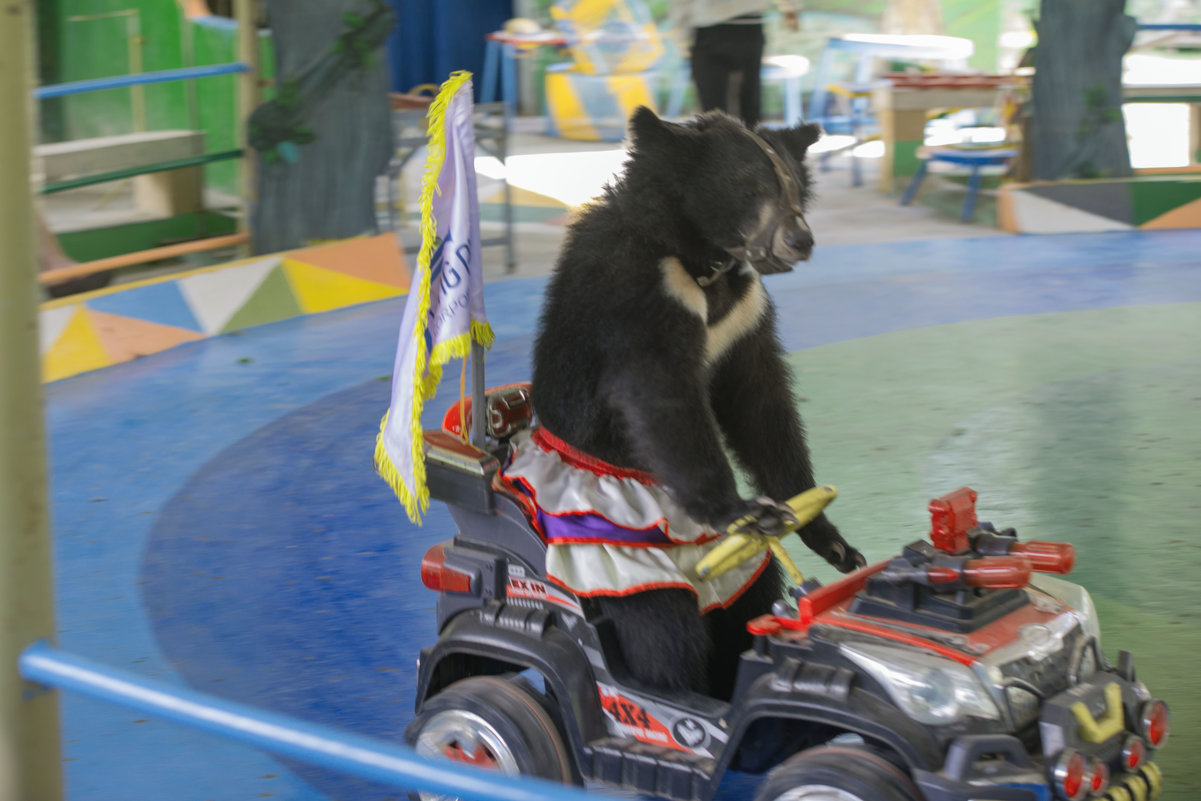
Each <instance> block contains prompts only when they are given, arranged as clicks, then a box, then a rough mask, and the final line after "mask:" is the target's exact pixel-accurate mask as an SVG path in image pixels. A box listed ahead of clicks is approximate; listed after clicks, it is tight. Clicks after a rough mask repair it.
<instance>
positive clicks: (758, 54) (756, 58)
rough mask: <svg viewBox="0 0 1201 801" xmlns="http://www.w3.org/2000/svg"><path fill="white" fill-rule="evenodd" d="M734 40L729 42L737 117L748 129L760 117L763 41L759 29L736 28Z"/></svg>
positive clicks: (750, 26)
mask: <svg viewBox="0 0 1201 801" xmlns="http://www.w3.org/2000/svg"><path fill="white" fill-rule="evenodd" d="M737 27H738V28H739V29H740V30H739V31H738V36H737V39H734V40H731V45H732V48H733V51H734V52H732V53H731V54H730V58H731V59H735V69H736V70H737V71H738V72H739V73H740V74H741V81H740V85H739V89H738V116H740V117H741V118H742V121H743V123H744V124H745V125H746V127H748V128H754V127H755V126H756V125H758V124H759V120H760V118H761V115H762V109H761V107H760V105H761V103H762V82H761V80H760V77H759V71H760V70H761V69H762V67H763V48H764V46H765V44H766V37H765V36H764V34H763V25H762V24H760V25H739V26H737Z"/></svg>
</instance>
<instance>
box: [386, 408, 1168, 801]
mask: <svg viewBox="0 0 1201 801" xmlns="http://www.w3.org/2000/svg"><path fill="white" fill-rule="evenodd" d="M518 389H519V387H518V388H517V389H515V388H514V387H506V388H501V389H500V390H497V391H493V392H491V393H489V395H488V396H487V401H486V402H487V413H488V420H489V427H490V428H491V429H492V431H493V433H492V434H491V437H492V440H493V441H492V442H490V444H489V445H490V447H489V450H487V451H485V450H479V449H476V448H473V447H471V446H468V445H464V444H463V443H462V442H460V441H459V440H457V439H456V438H455V437H453V436H452V435H451V434H449V433H447V432H445V431H440V432H427V434H426V450H427V471H428V474H429V483H430V488H431V492H432V494H433V495H434V496H435V497H438V498H441V499H443V500H446V501H447V502H448V505H449V507H450V511H451V513H452V515H453V517H454V519H455V522H456V523H457V525H458V527H459V531H458V533H457V534H456V535H455V536H454V538H453V539H452V540H449V541H447V542H444V543H441V544H439V545H437V546H435V547H434V548H432V549H431V550H430V552H429V553H428V554H427V556H426V559H425V560H424V562H423V564H422V567H421V575H422V581H423V582H424V583H425V585H426V586H427V587H429V588H430V589H432V590H435V591H436V592H438V628H439V637H438V641H437V642H436V643H435V644H433V645H432V646H431V647H429V648H427V649H426V650H424V651H423V652H422V655H421V660H420V664H419V671H418V688H417V710H416V711H417V715H416V718H415V719H414V721H413V722H412V724H410V726H409V727H408V729H407V731H406V737H407V739H408V740H409V741H410V742H411V743H412V744H413V745H414V747H415V748H417V750H418V751H419V752H421V753H423V754H428V755H441V756H446V757H450V758H452V759H459V760H464V761H469V762H475V763H482V764H487V765H491V766H494V767H496V768H497V769H499V770H502V771H504V772H506V773H522V774H528V775H533V776H539V777H542V778H549V779H553V780H557V781H563V782H572V783H581V782H583V781H585V780H588V781H591V782H597V783H600V784H601V785H608V786H612V787H615V788H621V789H623V790H629V791H635V792H639V793H643V794H648V795H655V796H660V797H663V798H668V799H677V800H678V801H706V800H707V799H709V798H710V797H711V796H712V795H713V793H714V792H715V790H716V788H717V786H718V784H719V782H720V781H721V778H722V776H723V774H724V773H725V772H726V771H727V770H739V771H743V772H748V773H766V777H765V778H764V780H763V781H762V783H761V785H760V788H759V790H758V793H757V799H758V801H774V800H775V799H778V798H781V797H783V796H787V798H788V799H789V800H790V801H817V800H818V799H838V801H855V800H856V799H858V801H881V800H882V801H969V799H975V800H979V801H989V800H991V801H1051V799H1059V801H1083V799H1086V798H1087V799H1107V800H1108V801H1134V799H1154V798H1155V797H1156V796H1158V795H1159V793H1160V790H1161V785H1162V776H1161V773H1160V771H1159V768H1158V766H1157V765H1156V764H1155V763H1154V762H1153V761H1152V757H1153V755H1154V753H1155V751H1156V749H1158V748H1159V747H1161V746H1162V745H1163V744H1164V742H1165V741H1166V739H1167V734H1168V728H1169V716H1168V708H1167V706H1166V705H1165V704H1164V703H1163V702H1162V701H1161V700H1159V699H1157V698H1154V697H1153V696H1152V695H1151V694H1150V692H1149V691H1148V690H1147V688H1146V687H1145V686H1144V685H1143V684H1142V683H1141V682H1140V681H1138V679H1137V678H1136V676H1135V672H1134V666H1133V659H1132V658H1131V656H1130V654H1129V653H1127V652H1121V653H1120V654H1119V656H1118V659H1117V661H1116V664H1112V663H1110V662H1109V661H1108V660H1107V659H1106V657H1105V655H1104V653H1103V652H1102V650H1101V646H1100V628H1099V625H1098V622H1097V618H1096V612H1095V610H1094V608H1093V605H1092V601H1091V599H1090V598H1089V595H1088V593H1087V592H1086V591H1085V590H1084V589H1083V588H1081V587H1079V586H1078V585H1075V584H1072V583H1070V582H1068V581H1065V580H1063V579H1061V578H1058V577H1057V576H1056V575H1055V574H1065V573H1068V572H1069V571H1070V570H1071V569H1072V565H1073V562H1074V556H1075V554H1074V551H1073V549H1072V547H1071V546H1070V545H1066V544H1061V543H1052V542H1040V541H1027V542H1022V541H1019V540H1018V538H1017V536H1016V534H1015V532H1014V531H1013V530H1012V529H1003V530H998V529H996V528H994V527H993V526H992V525H990V524H989V523H982V522H979V521H978V520H977V518H976V510H975V501H976V493H975V492H973V491H972V490H970V489H967V488H963V489H959V490H956V491H955V492H952V493H950V494H948V495H944V496H943V497H941V498H938V499H935V500H934V501H932V502H931V503H930V512H931V518H932V529H931V533H930V541H924V540H918V541H915V542H912V543H910V544H909V545H907V546H905V548H904V549H903V550H902V552H901V554H900V555H899V556H897V557H894V558H892V559H889V560H887V561H883V562H880V563H877V564H874V565H869V566H867V567H864V568H862V569H860V570H858V571H856V572H854V573H851V574H848V575H847V576H844V577H842V578H840V579H838V580H837V581H834V582H832V583H831V584H829V585H825V586H822V585H821V584H819V583H818V582H816V581H803V582H802V583H800V584H799V585H798V586H796V587H794V588H793V590H792V596H793V598H794V599H795V600H796V608H795V609H793V608H792V607H791V606H790V605H789V604H788V603H786V602H785V601H784V600H781V601H780V602H778V603H777V604H776V608H775V609H774V610H773V613H772V614H769V615H764V616H762V617H760V618H757V619H756V620H754V621H752V622H751V623H750V624H749V626H748V628H749V630H750V631H751V633H752V634H754V635H755V637H754V644H753V647H752V648H751V649H750V650H748V651H747V652H746V653H744V654H743V655H742V658H741V663H740V666H739V671H738V676H737V682H736V687H735V691H734V695H733V697H732V698H731V699H730V700H729V701H726V700H722V699H716V698H709V697H706V696H702V695H699V694H695V693H687V692H675V693H665V692H661V691H656V690H653V689H649V688H646V687H643V686H640V685H638V684H637V683H636V682H635V681H633V680H632V679H631V678H630V677H629V676H628V675H627V674H626V672H625V669H624V666H623V664H622V662H621V658H620V652H619V650H618V649H617V648H616V646H615V642H614V636H613V632H612V624H611V622H610V621H609V620H607V619H606V618H605V617H604V616H603V615H601V614H600V612H599V610H598V608H597V606H596V605H595V604H594V603H593V602H591V601H590V600H588V599H586V598H578V597H576V596H575V595H573V594H572V593H570V592H567V591H565V590H563V589H562V588H559V587H557V586H555V585H554V584H553V583H550V582H549V581H548V580H547V579H546V578H545V576H544V574H543V564H544V559H545V549H546V545H545V543H544V542H543V541H542V539H541V538H540V536H539V535H538V533H537V529H536V526H535V525H534V524H533V523H532V519H531V515H532V514H533V510H531V508H530V502H529V499H528V498H526V497H524V496H520V494H519V493H516V492H514V491H512V490H511V489H510V488H509V487H507V486H506V485H505V483H504V482H503V481H502V480H500V479H499V468H500V464H501V462H502V460H503V459H504V458H505V456H506V455H507V447H508V444H507V439H508V437H509V436H511V435H512V432H514V431H520V430H522V429H523V428H526V427H528V426H529V425H531V424H532V420H533V413H532V412H533V410H532V409H531V408H530V407H529V404H528V394H527V395H524V396H522V395H521V394H520V392H519V391H517V390H518ZM458 423H459V415H457V414H456V415H454V417H453V419H450V420H449V422H448V424H447V427H448V428H451V429H453V428H455V427H461V426H458ZM500 432H506V433H500ZM834 494H835V493H834V491H833V488H829V487H819V488H817V489H815V490H811V491H810V493H805V494H802V495H801V496H798V498H796V499H793V500H792V501H790V502H789V506H791V507H792V508H793V509H794V510H806V509H808V510H810V511H812V509H814V508H815V509H816V510H817V511H814V512H813V514H816V513H817V512H819V511H820V509H821V507H822V506H824V505H825V504H826V503H828V502H829V501H830V500H832V499H833V496H834ZM803 522H804V514H800V515H799V516H798V521H797V525H796V526H793V527H792V528H791V529H789V530H795V528H797V527H799V526H800V525H802V524H803ZM772 533H773V535H778V534H780V533H783V532H772ZM739 537H741V539H738V538H739ZM728 539H729V546H730V547H729V548H726V549H725V551H724V554H725V555H724V557H723V558H726V559H729V558H734V559H738V558H748V557H749V556H750V555H752V554H753V553H759V552H761V551H762V549H763V548H769V547H770V548H771V549H772V550H773V552H774V553H775V554H776V555H777V557H778V558H781V559H783V560H787V554H786V552H784V550H783V548H782V547H781V546H780V543H779V542H778V539H777V537H776V536H770V537H769V536H766V535H755V534H746V533H744V532H738V533H737V534H731V535H728ZM715 553H716V551H715ZM721 569H722V567H721V566H716V567H714V566H713V565H708V566H705V569H704V570H702V571H700V572H702V573H705V572H706V571H709V572H712V573H713V574H717V573H718V572H720V570H721ZM793 569H794V570H795V567H794V568H793Z"/></svg>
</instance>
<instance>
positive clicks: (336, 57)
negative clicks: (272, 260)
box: [247, 0, 396, 253]
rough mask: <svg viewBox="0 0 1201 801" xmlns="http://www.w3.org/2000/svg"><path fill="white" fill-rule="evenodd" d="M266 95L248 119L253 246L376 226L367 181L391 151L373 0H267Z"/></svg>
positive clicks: (387, 14) (384, 20)
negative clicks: (254, 165)
mask: <svg viewBox="0 0 1201 801" xmlns="http://www.w3.org/2000/svg"><path fill="white" fill-rule="evenodd" d="M267 9H268V14H269V19H270V24H271V31H272V36H273V39H274V46H275V63H276V69H275V74H276V75H277V76H278V78H277V86H276V93H275V97H274V98H272V99H271V100H270V101H268V102H266V103H264V104H263V105H261V106H259V107H258V108H257V109H255V111H254V113H253V114H251V115H250V119H249V121H248V122H247V126H248V138H249V141H250V146H251V147H252V148H253V149H254V150H255V151H256V153H257V155H258V202H257V203H256V205H255V209H254V215H253V219H252V224H251V230H252V231H253V232H254V246H255V250H256V251H257V252H259V253H272V252H277V251H281V250H288V249H291V248H296V247H301V246H303V245H306V244H308V243H311V242H313V241H316V240H325V239H343V238H346V237H352V236H358V235H360V234H363V233H367V232H371V231H373V230H374V229H375V227H376V218H375V180H376V177H377V176H379V175H380V174H381V173H383V172H384V170H385V169H386V167H387V165H388V160H389V158H391V155H392V150H393V145H392V126H391V109H390V105H389V100H388V74H387V67H386V65H385V63H384V58H383V52H382V49H383V45H384V41H385V39H386V38H387V36H388V33H389V32H390V31H391V29H392V27H393V26H394V25H395V23H396V17H395V14H394V13H393V12H392V10H391V8H390V7H389V6H388V5H386V4H385V3H384V2H382V0H304V2H296V0H267Z"/></svg>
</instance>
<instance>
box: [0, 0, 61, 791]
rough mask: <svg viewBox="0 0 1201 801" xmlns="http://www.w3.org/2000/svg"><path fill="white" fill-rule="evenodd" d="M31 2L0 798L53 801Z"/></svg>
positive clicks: (3, 597)
mask: <svg viewBox="0 0 1201 801" xmlns="http://www.w3.org/2000/svg"><path fill="white" fill-rule="evenodd" d="M33 11H34V4H33V3H31V2H20V3H17V2H14V3H8V4H7V5H6V6H5V8H4V22H3V23H2V24H0V114H3V115H4V135H3V136H0V243H3V246H0V799H3V800H4V801H8V799H20V801H58V800H59V799H61V798H62V789H63V788H62V755H61V753H60V751H59V749H60V742H61V741H60V739H59V728H58V696H57V695H56V694H55V693H53V692H52V691H50V690H47V689H46V688H44V687H40V686H38V685H35V684H31V683H29V682H26V681H24V680H23V679H22V678H21V676H20V674H19V673H18V670H17V660H18V657H19V656H20V653H21V651H22V650H24V649H25V648H26V647H27V646H28V645H30V644H31V643H33V642H34V641H36V640H53V639H54V584H53V574H52V568H51V561H50V560H51V547H50V534H49V526H48V525H47V511H46V505H47V495H46V451H45V437H44V434H43V420H42V377H41V367H40V364H39V359H38V318H37V313H38V289H37V275H36V274H37V268H36V263H37V248H36V245H35V244H34V243H35V239H34V223H35V217H34V207H33V193H32V191H31V187H30V185H29V180H30V176H29V154H30V153H31V151H32V139H33V114H32V111H33V110H32V95H31V89H32V81H31V78H30V76H31V75H32V68H33V49H34V48H33V42H34V38H33V32H34V25H33V21H32V19H31V17H32V15H33Z"/></svg>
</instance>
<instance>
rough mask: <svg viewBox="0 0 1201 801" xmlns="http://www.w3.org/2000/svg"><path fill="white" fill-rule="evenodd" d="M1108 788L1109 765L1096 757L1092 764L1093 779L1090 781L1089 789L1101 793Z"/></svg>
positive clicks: (1094, 793) (1091, 791)
mask: <svg viewBox="0 0 1201 801" xmlns="http://www.w3.org/2000/svg"><path fill="white" fill-rule="evenodd" d="M1107 789H1109V766H1108V765H1106V764H1105V763H1104V762H1101V761H1100V760H1096V759H1095V760H1093V764H1092V780H1091V781H1090V782H1089V785H1088V791H1089V792H1090V793H1092V794H1093V795H1101V794H1102V793H1104V792H1105V791H1106V790H1107Z"/></svg>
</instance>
